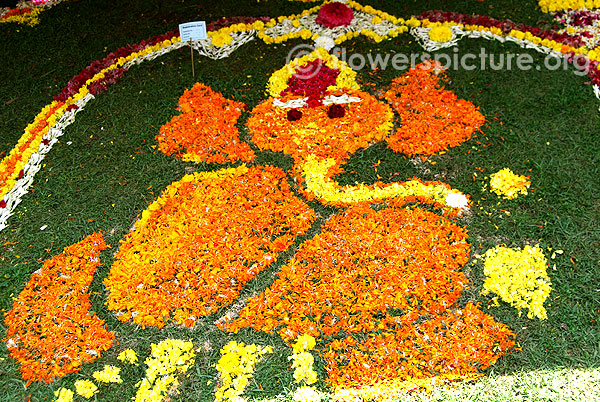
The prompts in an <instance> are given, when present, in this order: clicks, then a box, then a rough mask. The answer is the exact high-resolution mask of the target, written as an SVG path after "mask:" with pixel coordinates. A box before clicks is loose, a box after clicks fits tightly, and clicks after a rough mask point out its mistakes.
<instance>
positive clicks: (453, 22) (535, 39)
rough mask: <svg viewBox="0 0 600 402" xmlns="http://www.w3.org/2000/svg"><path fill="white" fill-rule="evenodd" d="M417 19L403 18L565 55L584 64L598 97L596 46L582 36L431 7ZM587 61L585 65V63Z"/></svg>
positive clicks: (599, 67) (599, 52) (416, 24)
mask: <svg viewBox="0 0 600 402" xmlns="http://www.w3.org/2000/svg"><path fill="white" fill-rule="evenodd" d="M420 18H421V19H422V20H418V19H416V18H411V19H410V20H408V21H406V23H407V25H409V26H411V27H419V26H424V27H429V26H432V24H437V23H439V22H444V23H445V24H447V25H448V26H458V27H459V28H461V30H463V31H464V32H465V34H466V35H467V36H468V37H471V38H480V37H481V38H485V39H490V40H492V39H493V40H498V41H500V42H505V41H510V42H514V43H516V44H518V45H519V46H521V47H526V48H528V49H534V50H536V51H537V52H540V53H544V54H551V55H554V56H556V57H567V60H568V61H569V62H572V63H578V64H579V66H576V67H577V68H581V66H584V67H585V69H586V70H585V71H587V74H588V76H589V77H590V80H591V82H592V84H593V89H594V94H595V95H596V97H597V98H599V99H600V50H599V49H592V50H588V49H587V48H586V47H585V43H584V41H583V40H581V39H580V38H577V37H573V36H571V35H569V34H568V33H557V32H554V31H543V30H542V29H541V28H534V27H531V26H526V25H517V24H515V23H514V22H512V21H499V20H495V19H493V18H490V17H481V16H468V15H464V14H457V13H452V12H442V11H431V12H426V13H423V14H422V15H421V16H420ZM585 64H587V66H585Z"/></svg>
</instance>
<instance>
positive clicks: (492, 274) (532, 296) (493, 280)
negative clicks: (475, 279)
mask: <svg viewBox="0 0 600 402" xmlns="http://www.w3.org/2000/svg"><path fill="white" fill-rule="evenodd" d="M484 257H485V263H484V266H483V272H484V274H485V276H486V279H485V283H484V284H483V291H482V292H481V293H482V294H484V295H486V294H488V293H495V294H497V295H498V296H500V298H502V300H504V301H505V302H507V303H509V304H510V305H511V306H513V307H515V308H517V309H518V310H519V315H520V314H521V309H522V308H528V309H529V312H528V313H527V317H528V318H533V317H537V318H539V319H541V320H545V319H546V318H547V313H546V309H545V308H544V301H545V300H546V298H547V297H548V295H549V294H550V291H551V290H552V286H551V285H552V284H551V282H550V278H549V277H548V274H547V273H546V268H547V266H548V261H547V260H546V257H545V256H544V253H543V252H542V250H541V249H540V247H539V246H537V245H536V246H535V247H531V246H529V245H527V246H525V247H524V248H523V250H521V249H518V248H517V249H513V248H508V247H504V246H497V247H494V248H492V249H490V250H488V251H486V253H485V255H484ZM497 299H498V298H497V297H496V298H495V299H494V301H495V302H496V304H497V303H498V301H497Z"/></svg>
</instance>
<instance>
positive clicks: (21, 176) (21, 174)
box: [19, 169, 25, 180]
mask: <svg viewBox="0 0 600 402" xmlns="http://www.w3.org/2000/svg"><path fill="white" fill-rule="evenodd" d="M23 176H25V171H24V170H23V169H21V171H20V172H19V180H20V179H22V178H23Z"/></svg>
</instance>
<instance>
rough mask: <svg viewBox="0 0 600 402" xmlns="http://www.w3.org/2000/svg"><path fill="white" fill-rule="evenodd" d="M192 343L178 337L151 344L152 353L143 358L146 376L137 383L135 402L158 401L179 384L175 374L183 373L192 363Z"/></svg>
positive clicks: (193, 355)
mask: <svg viewBox="0 0 600 402" xmlns="http://www.w3.org/2000/svg"><path fill="white" fill-rule="evenodd" d="M194 357H195V354H194V345H193V343H192V342H186V341H182V340H180V339H165V340H164V341H161V342H160V343H158V344H152V353H151V355H150V356H149V357H148V358H147V359H146V360H145V363H146V365H147V366H148V368H147V369H146V377H145V378H144V379H143V380H142V381H141V382H140V383H138V386H139V388H138V391H137V393H136V395H135V402H160V401H162V400H163V398H164V397H165V395H167V393H168V391H169V390H170V389H172V388H176V387H177V386H178V385H179V381H178V380H177V377H176V376H177V375H179V374H184V373H186V372H187V371H188V369H189V368H190V367H191V366H192V365H193V364H194Z"/></svg>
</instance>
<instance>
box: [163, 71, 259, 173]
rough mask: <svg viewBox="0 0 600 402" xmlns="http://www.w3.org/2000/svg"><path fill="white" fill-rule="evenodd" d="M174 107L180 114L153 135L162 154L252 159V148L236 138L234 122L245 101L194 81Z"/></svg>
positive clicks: (199, 159) (198, 159) (217, 160)
mask: <svg viewBox="0 0 600 402" xmlns="http://www.w3.org/2000/svg"><path fill="white" fill-rule="evenodd" d="M177 107H178V109H179V110H180V111H181V114H180V115H178V116H175V117H173V118H172V119H171V121H170V122H168V123H166V124H165V125H164V126H162V127H161V128H160V134H158V135H157V136H156V139H157V141H158V147H159V149H160V150H161V151H162V152H163V153H164V154H166V155H175V156H177V157H181V158H182V159H183V160H185V161H193V162H197V163H198V162H207V163H221V164H223V163H229V162H231V163H235V162H237V161H240V160H241V161H244V162H250V161H252V160H254V156H255V155H254V151H252V149H250V146H249V145H248V144H246V143H245V142H243V141H242V140H240V137H239V133H238V129H237V127H236V126H235V125H236V123H237V120H238V119H239V117H240V115H241V110H242V109H244V108H245V107H246V105H245V104H243V103H240V102H234V101H231V100H228V99H225V98H224V97H223V95H221V94H220V93H217V92H214V91H213V90H212V89H211V88H210V87H208V86H206V85H204V84H201V83H196V84H195V85H194V86H193V87H192V88H191V89H189V90H187V91H185V92H184V93H183V95H182V96H181V98H179V102H178V103H177Z"/></svg>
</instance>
